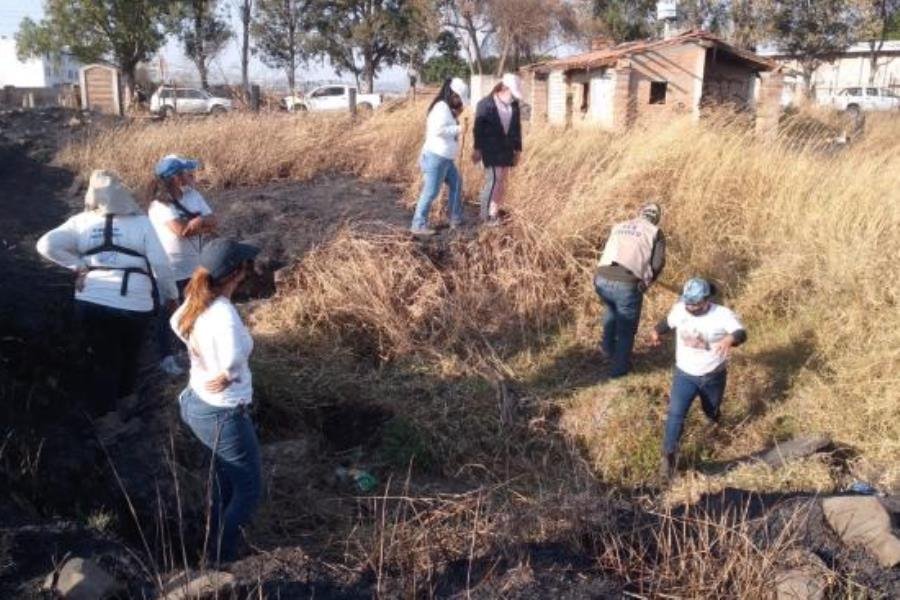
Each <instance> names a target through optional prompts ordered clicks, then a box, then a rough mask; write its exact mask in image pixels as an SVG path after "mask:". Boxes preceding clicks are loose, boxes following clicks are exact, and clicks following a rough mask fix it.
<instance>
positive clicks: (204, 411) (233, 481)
mask: <svg viewBox="0 0 900 600" xmlns="http://www.w3.org/2000/svg"><path fill="white" fill-rule="evenodd" d="M178 401H179V404H180V405H181V420H182V421H184V423H185V424H186V425H187V426H188V427H189V428H190V429H191V431H192V432H193V433H194V435H195V436H196V437H197V438H198V439H199V440H200V442H202V443H203V445H204V446H206V447H207V448H209V449H210V451H211V452H212V455H213V473H214V478H213V481H212V482H211V483H212V512H211V515H210V531H209V541H208V545H207V558H208V559H209V560H211V561H212V562H213V563H215V562H227V561H231V560H234V559H235V558H236V555H237V546H238V541H239V536H240V527H241V526H242V525H245V524H246V523H248V522H249V521H250V518H251V517H252V516H253V513H254V512H255V511H256V508H257V506H258V505H259V500H260V496H261V494H262V474H261V464H260V457H259V442H258V441H257V439H256V431H255V430H254V428H253V422H252V420H251V419H250V415H249V414H247V407H246V406H240V407H235V408H221V407H217V406H212V405H211V404H207V403H206V402H204V401H203V400H201V399H200V397H199V396H197V394H196V393H195V392H194V391H193V390H192V389H191V388H190V386H189V387H187V388H185V390H184V391H183V392H181V396H179V398H178Z"/></svg>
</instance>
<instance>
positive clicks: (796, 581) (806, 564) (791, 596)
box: [775, 550, 828, 600]
mask: <svg viewBox="0 0 900 600" xmlns="http://www.w3.org/2000/svg"><path fill="white" fill-rule="evenodd" d="M783 564H784V565H785V568H783V569H782V570H780V571H779V572H778V573H777V574H776V575H775V599H776V600H821V599H822V598H824V597H825V589H826V588H827V587H828V568H827V567H826V566H825V563H823V562H822V559H821V558H819V557H818V556H816V555H815V554H813V553H811V552H806V551H803V550H795V551H793V552H791V553H789V554H788V555H787V556H785V557H784V560H783Z"/></svg>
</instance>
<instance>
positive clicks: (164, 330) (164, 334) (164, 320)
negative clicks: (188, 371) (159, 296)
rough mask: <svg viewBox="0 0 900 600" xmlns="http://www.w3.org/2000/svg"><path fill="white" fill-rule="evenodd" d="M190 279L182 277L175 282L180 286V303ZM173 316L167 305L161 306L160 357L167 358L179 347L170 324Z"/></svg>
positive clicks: (158, 347)
mask: <svg viewBox="0 0 900 600" xmlns="http://www.w3.org/2000/svg"><path fill="white" fill-rule="evenodd" d="M190 281H191V280H190V279H181V280H179V281H176V282H175V285H176V287H177V288H178V302H179V304H180V303H181V302H184V288H186V287H187V284H188V283H189V282H190ZM171 316H172V313H170V312H169V311H168V310H166V309H165V307H160V309H159V315H158V317H157V320H156V347H157V349H158V350H159V356H160V358H165V357H167V356H169V355H171V354H174V353H175V351H176V350H177V349H178V346H177V345H176V343H175V340H176V339H178V338H176V337H175V334H174V333H173V332H172V327H171V326H170V325H169V319H170V318H171Z"/></svg>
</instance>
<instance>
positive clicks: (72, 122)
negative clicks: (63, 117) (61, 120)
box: [66, 117, 84, 127]
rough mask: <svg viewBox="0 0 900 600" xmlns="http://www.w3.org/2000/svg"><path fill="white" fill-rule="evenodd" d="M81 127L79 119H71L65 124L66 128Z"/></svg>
mask: <svg viewBox="0 0 900 600" xmlns="http://www.w3.org/2000/svg"><path fill="white" fill-rule="evenodd" d="M82 125H84V123H82V122H81V119H79V118H78V117H72V118H71V119H69V120H68V122H66V126H68V127H81V126H82Z"/></svg>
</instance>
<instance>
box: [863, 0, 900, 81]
mask: <svg viewBox="0 0 900 600" xmlns="http://www.w3.org/2000/svg"><path fill="white" fill-rule="evenodd" d="M865 8H866V14H865V18H864V23H863V26H862V37H864V38H866V40H867V41H868V44H869V85H874V83H875V76H876V75H877V74H878V69H879V68H880V67H881V65H880V64H879V60H880V59H881V52H882V49H883V48H884V42H885V41H887V40H888V39H889V38H890V35H891V33H892V31H891V30H892V27H896V26H897V25H900V0H868V5H867V6H865Z"/></svg>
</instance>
